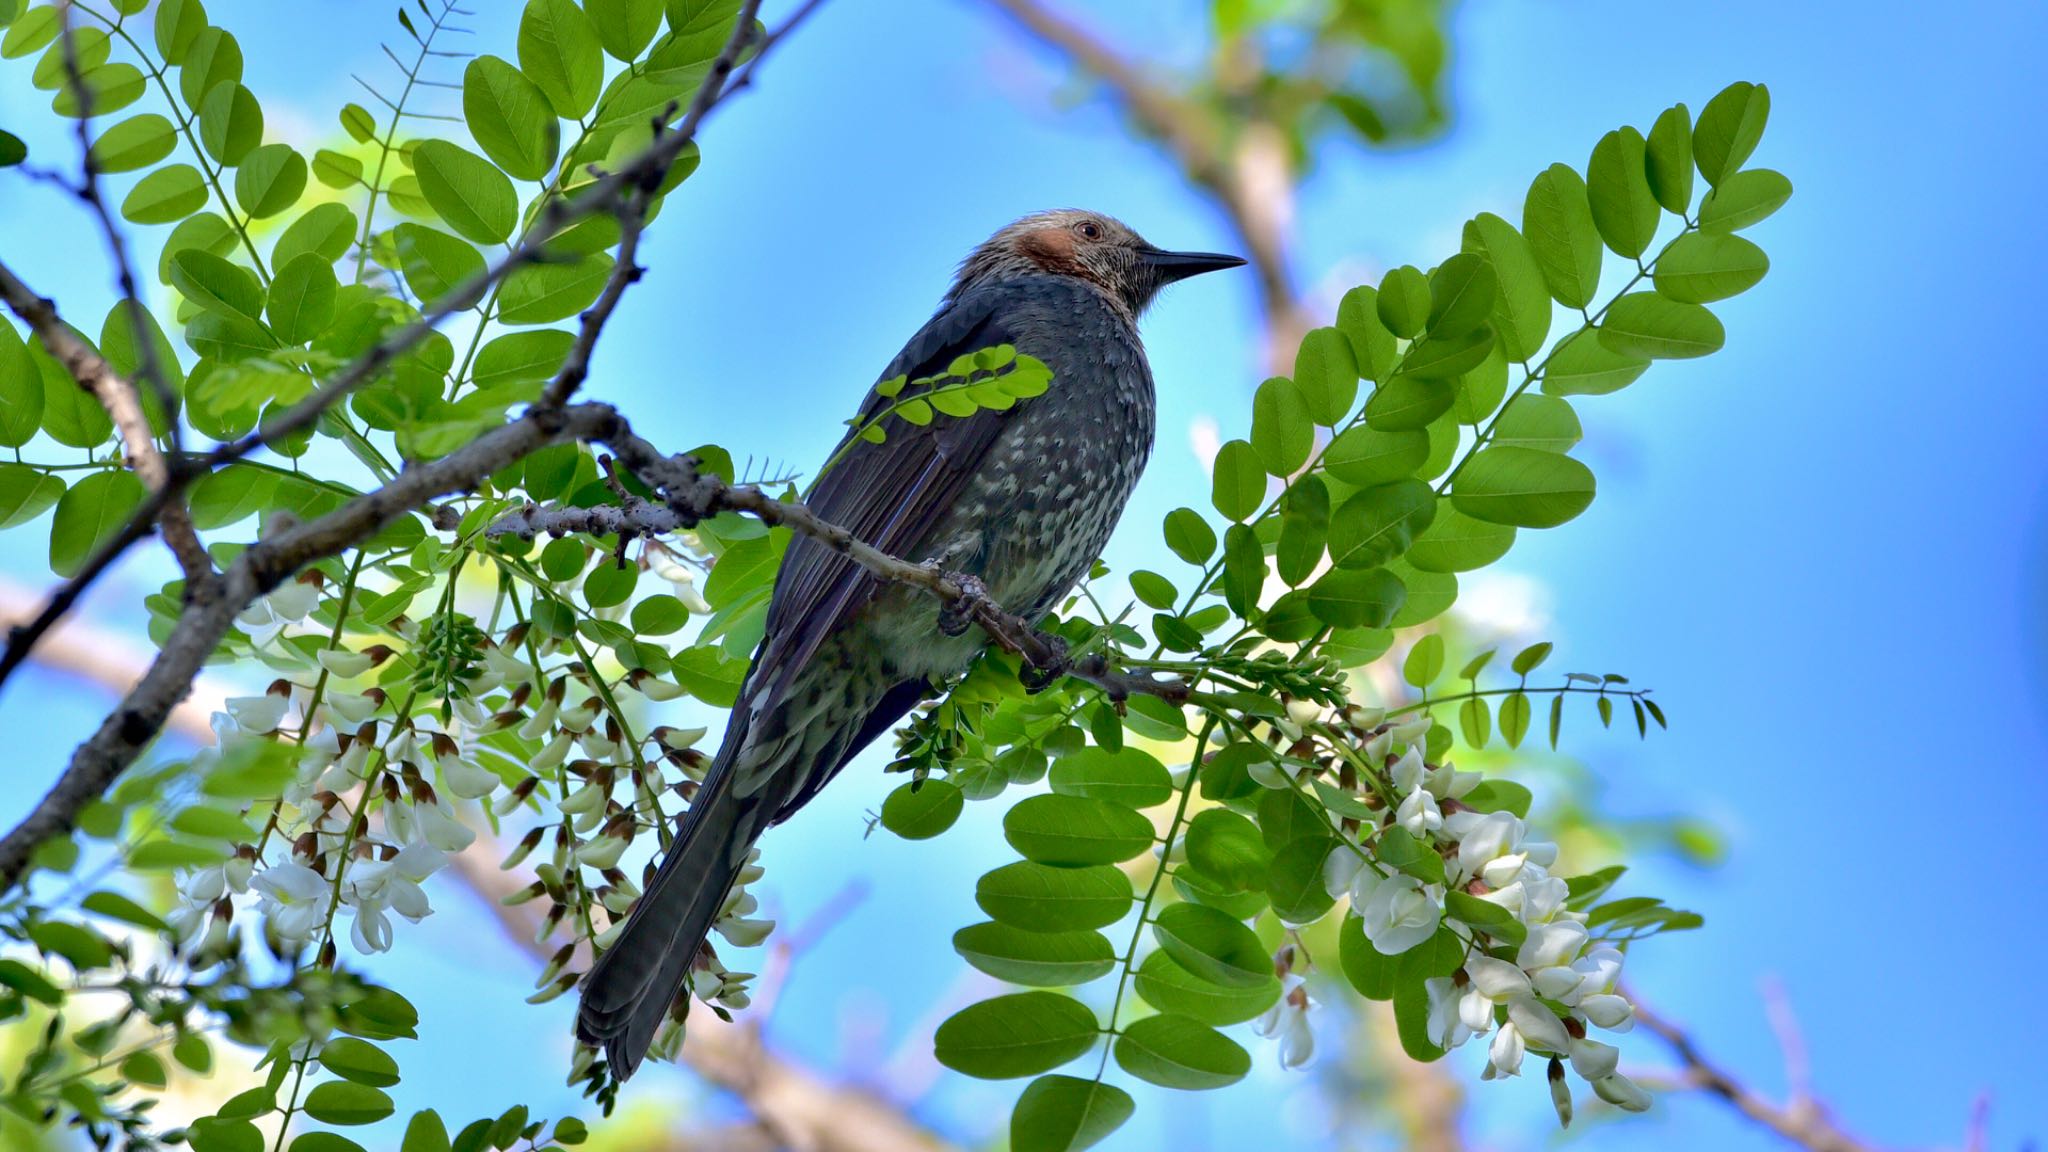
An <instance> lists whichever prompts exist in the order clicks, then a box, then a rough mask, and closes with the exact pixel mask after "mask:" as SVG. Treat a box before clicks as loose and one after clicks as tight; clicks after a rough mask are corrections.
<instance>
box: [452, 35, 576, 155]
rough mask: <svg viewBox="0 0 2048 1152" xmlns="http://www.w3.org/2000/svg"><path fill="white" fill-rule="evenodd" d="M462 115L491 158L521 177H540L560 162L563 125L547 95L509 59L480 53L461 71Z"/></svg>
mask: <svg viewBox="0 0 2048 1152" xmlns="http://www.w3.org/2000/svg"><path fill="white" fill-rule="evenodd" d="M462 118H463V120H464V121H466V122H467V123H468V124H469V132H470V135H472V136H474V137H476V143H477V147H479V148H482V149H483V150H484V155H485V156H488V157H490V159H491V162H492V163H493V164H496V165H497V166H498V167H500V168H503V169H504V170H505V172H506V173H507V174H508V175H510V176H511V177H513V178H514V179H516V180H539V179H542V178H544V177H546V176H547V175H548V173H549V172H550V171H551V170H552V169H553V168H554V165H555V153H556V152H557V151H558V150H559V149H560V148H561V146H562V125H561V121H560V120H558V119H556V117H555V111H554V108H553V107H552V106H551V105H550V103H549V101H548V98H547V96H546V94H544V93H543V92H542V91H541V90H540V87H539V86H538V85H536V84H535V83H534V82H533V81H532V80H529V79H527V78H526V75H525V74H524V73H522V72H520V71H519V69H517V68H514V67H513V66H512V65H511V64H510V63H509V62H507V61H505V60H502V59H499V58H498V57H496V56H479V57H477V58H476V59H474V60H471V61H470V62H469V67H468V68H465V69H463V72H462Z"/></svg>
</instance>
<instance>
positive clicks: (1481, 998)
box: [1423, 976, 1493, 1051]
mask: <svg viewBox="0 0 2048 1152" xmlns="http://www.w3.org/2000/svg"><path fill="white" fill-rule="evenodd" d="M1423 990H1424V991H1425V992H1427V993H1428V994H1429V1039H1430V1042H1431V1043H1433V1044H1435V1045H1436V1046H1437V1047H1439V1048H1442V1049H1445V1050H1447V1051H1448V1050H1449V1049H1452V1048H1456V1047H1457V1046H1458V1045H1460V1044H1463V1043H1464V1042H1465V1041H1466V1040H1468V1039H1470V1038H1471V1037H1472V1034H1473V1033H1475V1032H1479V1033H1484V1032H1486V1031H1489V1030H1490V1029H1492V1027H1493V1003H1492V1001H1490V1000H1488V999H1487V998H1486V997H1485V995H1484V994H1482V993H1481V992H1480V991H1479V989H1478V988H1476V987H1474V986H1473V985H1472V984H1471V983H1469V982H1468V983H1466V984H1465V985H1464V987H1462V988H1461V987H1459V986H1458V982H1457V980H1456V979H1454V978H1453V977H1450V976H1432V977H1430V978H1429V979H1428V980H1426V981H1424V982H1423Z"/></svg>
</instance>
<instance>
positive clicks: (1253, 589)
mask: <svg viewBox="0 0 2048 1152" xmlns="http://www.w3.org/2000/svg"><path fill="white" fill-rule="evenodd" d="M1265 584H1266V553H1265V549H1264V548H1262V547H1261V546H1260V544H1259V534H1258V533H1257V532H1255V531H1253V530H1252V529H1251V527H1250V526H1248V525H1244V524H1232V525H1231V526H1230V527H1229V529H1227V530H1226V531H1225V532H1224V533H1223V599H1224V601H1225V602H1226V603H1227V604H1229V605H1230V610H1231V611H1233V612H1235V613H1237V614H1238V615H1240V616H1248V615H1250V614H1251V612H1252V609H1253V608H1254V607H1255V606H1256V605H1257V604H1258V601H1259V591H1260V589H1262V588H1264V587H1265Z"/></svg>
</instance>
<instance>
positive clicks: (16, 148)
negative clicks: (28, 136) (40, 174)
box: [0, 130, 28, 168]
mask: <svg viewBox="0 0 2048 1152" xmlns="http://www.w3.org/2000/svg"><path fill="white" fill-rule="evenodd" d="M26 159H28V145H27V144H25V143H23V142H22V139H21V137H19V136H16V135H15V134H14V133H12V132H8V131H5V130H0V168H12V167H14V166H15V165H17V164H19V163H21V162H22V161H24V160H26Z"/></svg>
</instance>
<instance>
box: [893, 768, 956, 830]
mask: <svg viewBox="0 0 2048 1152" xmlns="http://www.w3.org/2000/svg"><path fill="white" fill-rule="evenodd" d="M966 803H967V801H966V800H965V798H964V797H962V796H961V795H960V789H959V787H958V786H956V785H954V784H953V783H951V782H950V781H946V780H909V781H905V782H904V783H903V784H901V785H899V786H897V788H896V790H895V791H893V792H891V793H889V797H888V799H886V800H883V801H882V827H884V828H887V829H888V830H889V831H891V832H894V833H895V834H897V835H898V836H901V837H903V838H904V839H905V840H929V839H931V838H932V837H934V836H937V835H938V834H939V833H941V832H944V831H945V830H946V829H948V828H951V827H952V826H953V822H954V821H955V820H958V819H959V818H960V811H961V809H962V808H964V807H965V806H966Z"/></svg>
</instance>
